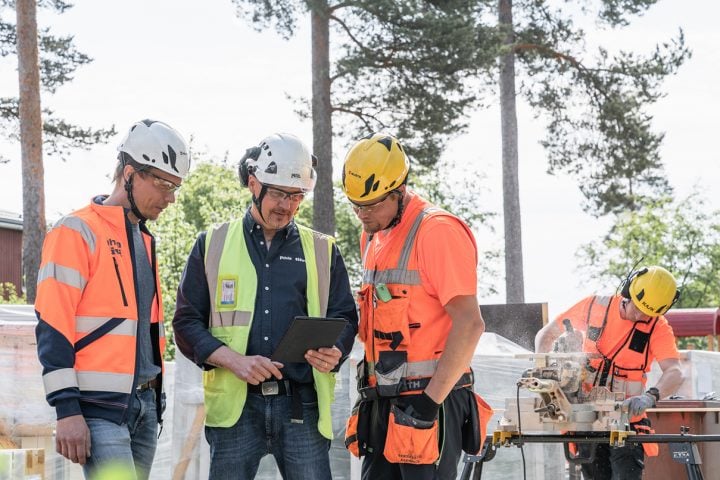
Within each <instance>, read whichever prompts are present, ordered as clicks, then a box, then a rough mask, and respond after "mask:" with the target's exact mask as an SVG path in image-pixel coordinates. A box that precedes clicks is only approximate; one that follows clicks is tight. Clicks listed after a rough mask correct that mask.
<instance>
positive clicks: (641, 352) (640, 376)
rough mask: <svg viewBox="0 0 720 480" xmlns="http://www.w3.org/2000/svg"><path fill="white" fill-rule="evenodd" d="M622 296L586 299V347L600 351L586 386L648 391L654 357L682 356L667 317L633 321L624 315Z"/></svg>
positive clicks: (629, 393) (590, 366)
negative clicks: (648, 376) (646, 387)
mask: <svg viewBox="0 0 720 480" xmlns="http://www.w3.org/2000/svg"><path fill="white" fill-rule="evenodd" d="M621 301H622V298H621V297H620V296H614V297H599V296H598V297H590V298H589V299H586V300H585V301H584V302H586V304H587V307H586V312H587V317H586V318H587V324H586V333H585V341H584V344H583V350H584V351H585V352H590V353H599V354H600V358H593V359H590V360H589V361H588V369H589V371H590V373H591V375H589V376H588V377H587V378H586V385H585V387H586V389H589V388H591V387H593V386H603V387H609V388H610V389H611V390H612V391H614V392H624V393H625V396H626V397H630V396H633V395H640V394H642V393H643V392H644V391H645V382H646V381H647V375H646V373H647V372H649V371H650V367H651V365H652V362H653V360H655V359H656V358H657V359H659V360H664V359H667V358H678V356H679V354H678V351H677V347H676V346H675V337H674V335H673V334H672V329H671V328H670V326H669V324H668V323H667V320H666V319H665V317H663V316H659V317H654V318H652V319H651V320H650V321H648V322H647V323H645V322H632V321H629V320H625V319H623V318H622V317H621V316H620V302H621Z"/></svg>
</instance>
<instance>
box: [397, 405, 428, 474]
mask: <svg viewBox="0 0 720 480" xmlns="http://www.w3.org/2000/svg"><path fill="white" fill-rule="evenodd" d="M438 443H439V437H438V421H437V419H436V420H433V421H432V422H429V421H424V420H419V419H417V418H415V417H413V416H411V415H408V414H407V413H405V412H404V411H403V410H402V409H400V407H398V406H397V405H393V406H392V407H391V410H390V418H389V419H388V431H387V437H385V450H384V451H383V454H384V455H385V458H386V459H387V461H388V462H390V463H409V464H413V465H429V464H431V463H434V462H435V461H436V460H437V459H438V458H439V457H440V448H439V445H438Z"/></svg>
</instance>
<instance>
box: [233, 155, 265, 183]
mask: <svg viewBox="0 0 720 480" xmlns="http://www.w3.org/2000/svg"><path fill="white" fill-rule="evenodd" d="M259 156H260V147H250V148H248V149H247V150H245V155H243V157H242V158H241V159H240V164H239V165H238V176H239V177H240V183H241V184H242V186H243V187H247V186H248V179H249V178H250V174H251V173H253V171H254V168H251V167H249V166H248V164H247V162H248V160H250V159H252V160H257V159H258V157H259Z"/></svg>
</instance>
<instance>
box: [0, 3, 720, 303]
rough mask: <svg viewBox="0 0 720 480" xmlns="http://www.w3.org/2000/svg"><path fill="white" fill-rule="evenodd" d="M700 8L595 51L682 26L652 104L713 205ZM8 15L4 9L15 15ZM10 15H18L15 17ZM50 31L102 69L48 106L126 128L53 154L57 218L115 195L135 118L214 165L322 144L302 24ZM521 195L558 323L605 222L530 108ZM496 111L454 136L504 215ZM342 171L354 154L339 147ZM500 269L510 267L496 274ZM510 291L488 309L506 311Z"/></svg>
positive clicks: (7, 183)
mask: <svg viewBox="0 0 720 480" xmlns="http://www.w3.org/2000/svg"><path fill="white" fill-rule="evenodd" d="M702 4H703V6H702V8H701V7H700V6H699V4H695V5H693V6H692V7H691V6H689V5H688V3H687V2H683V1H682V0H661V1H660V2H659V3H658V5H656V6H655V7H653V8H651V10H650V12H649V13H648V14H647V15H646V16H645V17H643V18H641V19H639V20H637V21H635V22H634V23H633V24H632V26H631V27H630V28H629V29H626V31H624V32H621V33H612V34H607V33H605V34H602V35H597V36H596V38H597V41H601V42H603V43H604V44H606V45H607V44H608V42H613V46H615V47H618V48H624V49H632V50H638V51H643V52H649V51H650V49H651V48H652V46H653V45H654V43H656V42H658V41H664V40H668V39H670V38H671V37H672V36H673V35H675V34H676V32H677V29H678V28H679V27H682V28H683V30H684V32H685V35H686V41H687V43H688V45H689V46H690V47H691V48H692V50H693V57H692V58H691V59H690V60H689V61H688V62H687V63H686V64H685V65H684V66H683V67H682V68H681V70H680V72H679V74H678V75H677V76H676V77H674V78H670V79H669V80H668V81H667V82H666V83H665V92H666V93H667V97H666V98H664V99H662V100H661V101H660V102H659V103H658V104H657V105H656V106H655V107H654V108H653V110H652V111H653V113H654V114H655V122H654V125H655V128H656V129H657V130H660V131H664V132H666V137H665V141H664V143H663V146H662V156H663V160H664V161H665V163H666V168H667V172H668V176H669V178H670V182H671V184H672V185H673V186H674V187H675V188H676V193H677V195H679V196H684V195H686V194H687V193H689V191H690V190H691V189H692V186H693V185H695V184H697V185H699V186H700V188H701V189H702V190H704V191H705V192H707V196H708V197H709V198H710V199H711V205H712V206H713V207H714V208H720V196H719V195H717V193H715V195H714V198H713V196H712V195H711V192H712V191H713V190H712V187H713V186H715V188H717V185H718V180H719V179H720V161H719V160H720V158H719V157H720V153H718V152H719V151H720V149H718V148H717V141H716V139H717V137H718V135H719V132H720V128H719V127H720V122H718V120H717V111H718V110H719V107H720V101H719V100H718V99H720V86H719V84H718V80H717V79H718V73H719V69H720V67H719V66H720V50H718V48H717V46H718V45H720V30H718V28H717V25H716V19H717V18H718V17H719V16H720V7H719V6H718V5H719V4H718V2H707V1H706V2H702ZM6 13H7V12H6ZM10 13H12V12H10ZM40 25H41V27H42V26H52V28H53V31H54V32H55V33H61V34H72V35H74V36H75V43H76V45H77V48H78V49H79V50H81V51H82V52H85V53H86V54H88V55H90V56H91V57H93V58H94V59H95V61H94V62H93V63H91V64H90V65H87V66H85V67H82V68H80V69H79V70H78V71H77V72H76V76H75V79H74V80H73V81H72V82H70V83H68V84H66V85H65V86H63V87H62V88H60V90H59V91H58V92H57V93H56V94H55V95H53V96H50V95H44V96H43V106H45V107H49V108H51V109H53V110H54V111H56V112H57V113H58V115H59V116H60V117H62V118H65V119H67V120H68V121H71V122H75V123H76V124H78V125H82V126H93V127H107V126H110V125H112V124H114V125H115V126H116V129H117V130H118V132H119V134H118V136H117V137H116V138H114V139H113V140H112V141H111V142H110V143H109V144H107V145H100V146H97V147H95V148H94V149H93V150H91V151H90V152H84V151H82V152H77V153H76V154H74V155H73V157H72V158H71V159H70V160H69V161H67V162H65V163H62V162H59V161H58V160H57V159H53V158H47V157H46V158H45V192H46V209H47V210H46V211H47V217H48V220H49V221H50V220H54V219H57V218H58V217H59V216H60V215H62V214H65V213H68V212H69V211H71V210H73V209H75V208H78V207H80V206H82V205H84V204H85V203H87V202H88V200H89V199H90V197H91V196H92V195H94V194H97V193H102V192H108V191H109V189H110V181H109V177H108V174H109V172H110V170H111V169H112V167H113V165H114V160H115V155H116V151H115V147H116V145H117V143H118V142H119V140H120V138H121V136H122V135H123V134H124V133H125V131H126V129H127V128H128V127H129V126H130V125H131V124H132V123H133V122H134V121H136V120H140V119H143V118H154V119H158V120H163V121H165V122H167V123H169V124H170V125H172V126H174V127H175V128H176V129H178V130H179V131H180V132H182V133H183V134H184V135H186V137H188V138H189V137H190V136H192V137H193V138H194V143H193V144H194V146H195V150H196V151H197V150H204V151H206V152H208V153H209V154H210V155H212V156H215V157H218V158H220V157H223V156H224V155H225V153H226V152H229V158H230V159H231V160H233V161H236V160H237V159H239V157H240V155H241V154H242V152H243V151H244V149H245V148H246V147H248V146H251V145H254V144H257V143H258V141H259V140H260V139H261V138H263V137H264V136H266V135H268V134H270V133H272V132H275V131H288V132H293V133H296V134H297V135H299V136H300V137H301V138H304V139H305V140H306V142H307V143H308V144H311V143H312V137H311V124H310V122H309V121H301V120H300V119H299V118H298V117H297V115H295V113H294V108H295V105H294V104H293V103H292V102H291V101H289V100H288V99H287V96H288V95H290V96H291V97H294V98H299V97H305V98H308V97H309V96H310V38H309V36H310V35H309V28H307V24H306V23H303V24H302V25H301V26H300V29H299V30H298V31H297V33H296V36H295V37H294V38H293V39H291V40H290V41H285V40H282V39H281V38H280V36H279V35H277V34H276V32H275V31H273V30H269V31H266V32H264V33H257V32H255V31H254V30H253V29H252V28H251V27H249V26H248V23H247V22H245V21H243V20H239V19H237V18H236V16H235V11H234V6H233V5H232V2H231V1H230V0H221V1H212V2H203V3H198V2H196V1H190V0H155V1H152V2H149V1H147V0H145V1H142V0H124V1H122V2H98V1H81V0H78V1H77V2H76V5H75V7H74V8H72V9H71V10H69V11H68V12H66V13H65V14H63V15H59V16H58V15H54V14H53V15H49V14H42V15H41V17H40ZM14 61H15V60H14V59H12V61H9V59H4V60H0V95H2V96H10V95H17V74H16V71H15V67H16V66H15V63H14ZM518 117H519V130H520V188H521V208H522V226H523V246H524V263H525V288H526V290H525V297H526V301H528V302H548V303H549V309H550V314H551V315H553V314H556V313H559V312H560V311H562V310H564V309H565V308H567V307H568V306H570V305H571V304H572V303H574V302H575V301H576V300H577V299H579V298H580V297H582V296H585V295H587V294H590V293H592V292H593V289H594V288H595V286H593V285H588V284H587V282H586V281H585V280H584V279H583V277H582V272H578V271H576V267H575V265H576V263H577V262H576V259H575V253H576V252H577V251H578V248H579V246H580V245H581V244H584V243H587V242H589V241H592V240H594V239H597V238H599V237H600V236H602V235H603V234H604V233H605V232H606V231H607V227H608V221H607V220H596V219H593V218H591V217H589V216H588V215H586V214H585V213H583V212H582V210H581V208H580V204H581V197H580V194H579V192H578V189H577V187H576V186H575V184H574V183H573V181H571V180H570V179H567V178H563V177H551V176H548V175H547V174H546V173H545V169H546V160H545V154H544V152H543V150H542V149H541V148H540V146H539V145H538V140H539V139H540V138H541V137H542V128H543V124H542V122H541V121H538V120H535V119H534V118H533V116H532V112H531V111H530V110H529V109H528V108H527V107H525V106H523V105H521V106H520V109H519V112H518ZM499 118H500V115H499V111H498V109H497V106H496V105H493V106H492V107H491V108H489V109H487V110H483V111H481V112H477V113H475V114H474V115H473V116H472V121H471V125H470V129H469V131H468V132H467V134H465V135H463V136H461V137H458V138H456V139H454V140H453V141H452V142H451V144H450V146H449V149H448V151H447V152H446V154H447V155H448V156H452V157H453V158H457V159H461V161H460V162H458V165H459V168H460V169H462V171H460V172H455V173H457V174H461V175H464V176H468V175H476V174H477V173H478V172H482V174H483V175H485V176H486V177H487V179H486V180H483V181H478V194H479V195H480V197H481V199H482V200H483V202H484V203H485V205H484V209H486V210H491V211H495V212H498V213H501V212H502V189H501V178H500V142H499V139H500V127H499ZM0 142H2V143H0V152H1V153H3V154H4V155H5V156H7V157H10V158H12V159H13V161H12V162H10V163H9V164H5V165H0V182H1V188H0V209H3V210H10V211H15V212H18V213H19V212H22V188H21V176H20V161H19V157H20V147H19V145H18V144H8V142H7V141H6V140H5V139H0ZM334 148H335V158H334V162H335V171H336V172H337V171H338V170H339V164H340V162H341V161H342V158H343V156H344V153H345V150H344V148H345V145H344V144H343V143H342V142H340V141H336V142H335V146H334ZM501 235H502V221H501V219H498V222H497V233H496V234H495V235H494V236H492V235H490V234H489V233H488V232H486V231H482V232H480V233H479V235H478V241H479V243H480V244H481V246H483V247H495V248H499V247H501V246H502V244H503V242H502V237H501ZM497 271H498V272H502V271H503V269H502V266H501V265H499V266H498V267H497ZM496 283H497V285H498V289H499V290H500V292H501V293H500V295H496V296H493V297H485V298H481V302H484V303H501V302H503V301H504V292H503V289H504V280H503V279H502V278H500V277H499V278H498V279H497V282H496Z"/></svg>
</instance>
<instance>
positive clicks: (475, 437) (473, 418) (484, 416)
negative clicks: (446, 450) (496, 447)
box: [462, 389, 494, 455]
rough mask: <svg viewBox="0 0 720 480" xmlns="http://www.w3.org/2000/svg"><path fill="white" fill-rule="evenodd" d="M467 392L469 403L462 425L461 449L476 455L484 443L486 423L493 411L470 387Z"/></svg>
mask: <svg viewBox="0 0 720 480" xmlns="http://www.w3.org/2000/svg"><path fill="white" fill-rule="evenodd" d="M467 392H468V401H469V404H470V405H469V411H468V416H467V417H466V418H465V422H464V423H463V426H462V449H463V451H464V452H465V453H467V454H469V455H477V454H478V453H480V450H482V447H483V443H485V436H486V435H487V425H488V422H489V421H490V418H491V417H492V416H493V413H494V412H493V409H492V408H490V405H488V404H487V402H485V400H483V398H482V397H481V396H480V395H478V394H477V393H475V392H473V391H472V390H470V389H467Z"/></svg>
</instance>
